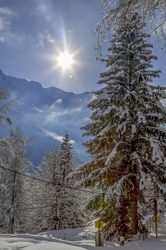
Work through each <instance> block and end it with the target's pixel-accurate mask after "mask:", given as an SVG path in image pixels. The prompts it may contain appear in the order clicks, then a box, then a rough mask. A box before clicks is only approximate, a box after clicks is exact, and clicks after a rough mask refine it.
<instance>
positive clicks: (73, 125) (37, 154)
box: [0, 70, 93, 164]
mask: <svg viewBox="0 0 166 250" xmlns="http://www.w3.org/2000/svg"><path fill="white" fill-rule="evenodd" d="M6 86H8V87H9V88H10V99H15V98H19V99H18V103H17V105H16V106H15V107H13V110H12V111H11V113H10V114H9V117H10V118H11V120H12V125H11V126H10V125H6V123H5V124H3V126H2V128H1V132H0V136H1V138H2V137H6V136H7V134H8V131H9V129H11V128H15V127H16V126H20V127H21V129H22V130H23V132H24V135H25V136H27V137H29V138H31V137H33V136H35V137H36V139H35V141H34V143H33V144H32V145H31V146H30V147H29V149H28V152H27V154H28V157H29V159H30V160H31V161H32V162H33V163H34V164H39V163H40V161H41V158H42V156H43V155H44V154H45V153H46V151H47V150H48V149H50V148H52V147H58V146H59V145H60V142H61V140H62V137H63V136H64V135H65V134H66V133H68V134H69V136H70V139H71V142H72V144H73V148H74V152H75V154H76V159H77V161H79V162H85V161H87V160H88V158H89V156H88V155H87V153H86V148H85V147H84V146H83V145H82V142H83V141H84V140H85V138H84V137H82V133H83V131H82V130H80V127H81V126H83V125H84V124H86V123H87V122H88V117H89V116H90V110H89V109H88V107H87V104H88V103H89V102H90V100H91V99H92V98H93V93H91V92H85V93H82V94H74V93H72V92H65V91H63V90H61V89H58V88H56V87H49V88H43V87H42V85H41V84H40V83H39V82H34V81H28V80H25V79H18V78H15V77H12V76H7V75H5V74H4V73H3V72H2V71H1V70H0V88H3V87H6Z"/></svg>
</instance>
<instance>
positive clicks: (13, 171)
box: [0, 165, 162, 198]
mask: <svg viewBox="0 0 166 250" xmlns="http://www.w3.org/2000/svg"><path fill="white" fill-rule="evenodd" d="M0 168H2V169H4V170H7V171H10V172H12V173H16V174H19V175H22V176H24V177H28V178H31V179H34V180H37V181H40V182H44V183H47V184H49V185H53V186H61V187H64V188H69V189H73V190H77V191H78V190H80V191H82V192H86V193H91V194H104V193H105V192H99V193H98V192H96V191H90V190H85V189H82V188H79V187H78V188H76V187H71V186H68V185H65V184H63V183H53V182H49V181H47V180H44V179H41V178H38V177H35V176H32V175H27V174H24V173H21V172H18V171H16V170H12V169H9V168H6V167H4V166H1V165H0ZM118 172H119V171H118ZM144 197H145V196H144ZM147 197H148V198H156V196H155V195H153V196H149V195H148V196H147ZM161 197H162V196H161ZM145 198H146V197H145ZM158 198H159V197H158Z"/></svg>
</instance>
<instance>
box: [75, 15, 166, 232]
mask: <svg viewBox="0 0 166 250" xmlns="http://www.w3.org/2000/svg"><path fill="white" fill-rule="evenodd" d="M151 48H152V45H151V44H149V43H148V35H147V34H146V33H145V32H144V23H142V18H141V17H140V15H139V14H138V13H137V12H134V11H133V12H130V13H129V15H127V16H126V19H125V20H124V18H123V17H121V18H119V20H118V21H117V23H116V26H115V29H114V31H113V38H112V39H111V41H110V47H109V48H108V52H109V54H108V55H107V58H106V59H104V60H103V62H104V63H105V65H106V67H107V71H105V72H103V73H101V74H100V78H101V79H100V80H99V82H98V83H99V84H104V87H103V88H101V89H100V90H98V91H96V93H95V98H94V99H93V100H92V102H91V103H90V104H89V108H90V109H91V110H92V115H91V122H90V123H89V124H87V125H86V126H84V127H83V128H82V129H83V130H85V132H84V136H92V138H91V139H90V140H89V141H87V142H85V143H84V144H85V146H86V147H87V151H88V152H89V153H90V154H91V156H92V160H91V161H90V162H88V163H85V164H84V165H82V166H81V168H80V169H79V170H78V172H79V173H80V175H82V180H81V182H80V184H81V185H85V186H95V187H97V188H98V189H101V190H102V192H103V196H102V198H101V194H100V193H99V195H97V196H96V197H95V198H94V202H97V201H100V200H101V199H102V200H103V202H98V205H96V206H98V207H97V209H98V215H99V216H101V219H105V218H107V219H106V220H105V222H106V227H105V230H106V231H107V232H106V233H107V236H108V234H109V233H108V231H109V230H110V232H111V227H110V220H109V215H108V213H109V209H108V208H109V207H110V206H111V203H112V206H113V207H114V206H115V207H118V209H119V208H122V207H123V208H125V209H126V217H127V218H130V214H131V213H132V209H133V206H135V207H136V202H137V200H139V198H141V197H142V194H141V192H143V189H144V187H145V181H146V177H147V176H149V178H150V179H151V182H152V183H153V185H154V186H155V188H156V189H157V190H160V191H164V183H165V181H166V166H165V162H164V158H165V155H166V144H165V142H166V141H165V138H166V129H165V122H166V108H165V107H164V106H163V105H162V102H161V101H162V99H165V98H166V94H165V91H164V88H163V87H160V86H155V85H153V84H152V83H151V82H152V81H153V79H154V78H156V77H159V74H160V71H159V70H153V69H151V68H152V67H153V66H152V63H151V60H152V59H157V57H156V56H153V54H152V49H151ZM140 183H141V184H140ZM92 203H93V202H92V201H91V204H92ZM100 204H101V205H100ZM94 210H95V206H94ZM117 211H118V210H117ZM117 211H115V210H114V214H115V216H116V218H119V216H118V212H117ZM119 211H121V209H120V210H119ZM110 217H111V215H110ZM129 221H130V220H129ZM129 221H128V222H129ZM131 221H132V222H133V218H131ZM121 223H127V222H124V221H123V222H120V221H119V224H117V225H116V221H115V220H114V221H112V224H114V225H116V227H114V228H115V230H114V232H112V233H113V234H115V233H116V232H117V231H118V228H119V227H120V224H121ZM134 223H135V230H134V229H133V232H132V233H133V234H135V233H136V231H137V218H136V217H135V222H134ZM108 225H109V226H108ZM118 225H119V226H118ZM126 225H127V224H126ZM129 226H130V225H129ZM118 233H119V234H121V233H122V234H123V233H124V232H118ZM128 233H130V230H128Z"/></svg>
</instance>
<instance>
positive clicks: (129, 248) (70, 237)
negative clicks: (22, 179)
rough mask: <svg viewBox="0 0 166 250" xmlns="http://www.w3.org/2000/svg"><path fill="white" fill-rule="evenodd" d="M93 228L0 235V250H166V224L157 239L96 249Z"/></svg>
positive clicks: (114, 242)
mask: <svg viewBox="0 0 166 250" xmlns="http://www.w3.org/2000/svg"><path fill="white" fill-rule="evenodd" d="M95 231H96V229H95V228H94V227H87V228H78V229H68V230H60V231H49V232H45V233H41V234H38V235H30V234H14V235H9V234H7V235H0V250H38V249H39V250H55V249H56V250H92V249H101V250H106V249H111V250H116V249H118V248H122V249H123V250H142V249H144V250H166V224H165V223H162V224H160V225H159V230H158V231H159V232H158V238H157V239H156V238H155V234H154V233H152V234H150V235H149V236H148V238H147V239H145V240H144V241H143V240H138V238H137V240H132V241H131V242H125V244H124V246H120V245H119V243H118V242H116V241H112V242H105V243H104V246H103V247H96V246H95V241H94V232H95Z"/></svg>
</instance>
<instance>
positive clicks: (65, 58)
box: [57, 51, 73, 70]
mask: <svg viewBox="0 0 166 250" xmlns="http://www.w3.org/2000/svg"><path fill="white" fill-rule="evenodd" d="M57 62H58V66H60V67H61V68H62V69H63V70H66V69H69V68H71V66H72V64H73V56H72V55H71V54H70V53H69V52H68V51H64V52H61V53H60V54H59V56H58V57H57Z"/></svg>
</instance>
